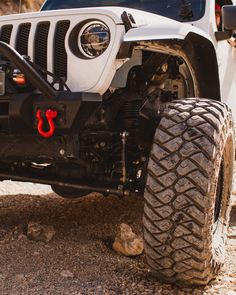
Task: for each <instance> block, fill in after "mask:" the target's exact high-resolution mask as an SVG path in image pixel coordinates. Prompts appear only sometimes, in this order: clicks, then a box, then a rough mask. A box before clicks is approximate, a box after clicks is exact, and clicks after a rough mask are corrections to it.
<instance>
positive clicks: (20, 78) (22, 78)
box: [13, 75, 26, 86]
mask: <svg viewBox="0 0 236 295" xmlns="http://www.w3.org/2000/svg"><path fill="white" fill-rule="evenodd" d="M13 81H14V82H15V83H16V84H17V85H19V86H24V85H25V84H26V80H25V76H24V75H17V76H15V77H14V78H13Z"/></svg>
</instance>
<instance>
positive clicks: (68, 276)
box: [60, 270, 74, 279]
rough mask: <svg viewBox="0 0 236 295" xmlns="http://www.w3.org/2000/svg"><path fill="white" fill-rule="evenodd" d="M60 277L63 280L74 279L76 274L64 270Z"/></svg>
mask: <svg viewBox="0 0 236 295" xmlns="http://www.w3.org/2000/svg"><path fill="white" fill-rule="evenodd" d="M60 275H61V277H63V278H70V279H72V278H73V277H74V274H73V273H72V272H71V271H69V270H63V271H61V272H60Z"/></svg>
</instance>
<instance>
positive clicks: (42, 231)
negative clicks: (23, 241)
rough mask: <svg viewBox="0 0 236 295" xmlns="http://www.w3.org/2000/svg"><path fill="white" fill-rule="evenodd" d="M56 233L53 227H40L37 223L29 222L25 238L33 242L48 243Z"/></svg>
mask: <svg viewBox="0 0 236 295" xmlns="http://www.w3.org/2000/svg"><path fill="white" fill-rule="evenodd" d="M55 234H56V231H55V229H54V227H53V226H47V225H42V224H40V223H37V222H29V224H28V228H27V237H28V238H29V239H30V240H33V241H41V242H44V243H48V242H50V241H51V240H52V238H53V237H54V235H55Z"/></svg>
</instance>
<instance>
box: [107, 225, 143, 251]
mask: <svg viewBox="0 0 236 295" xmlns="http://www.w3.org/2000/svg"><path fill="white" fill-rule="evenodd" d="M112 247H113V249H114V250H115V251H116V252H117V253H119V254H122V255H124V256H137V255H141V254H142V253H143V238H142V237H140V236H137V235H136V234H135V233H134V232H133V231H132V228H131V227H130V226H129V225H128V224H125V223H122V224H120V226H119V228H118V233H117V235H116V238H115V242H114V243H113V245H112Z"/></svg>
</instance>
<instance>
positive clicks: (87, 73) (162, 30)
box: [0, 0, 236, 120]
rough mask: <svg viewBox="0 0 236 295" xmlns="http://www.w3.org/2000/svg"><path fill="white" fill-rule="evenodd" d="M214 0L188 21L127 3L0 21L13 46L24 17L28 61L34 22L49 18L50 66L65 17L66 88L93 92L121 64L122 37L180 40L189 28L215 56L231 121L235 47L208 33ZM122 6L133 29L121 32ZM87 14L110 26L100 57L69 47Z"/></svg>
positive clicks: (104, 87)
mask: <svg viewBox="0 0 236 295" xmlns="http://www.w3.org/2000/svg"><path fill="white" fill-rule="evenodd" d="M234 2H235V0H234ZM214 3H215V2H214V1H206V11H205V15H204V16H203V17H202V18H201V19H200V20H198V21H195V22H191V23H189V24H188V23H179V22H177V21H174V20H170V19H168V18H165V17H162V16H159V15H155V14H151V13H146V12H143V11H138V10H133V9H128V8H121V7H100V8H83V9H71V10H57V11H46V12H39V13H31V14H21V15H12V16H5V17H1V18H0V26H2V25H7V24H13V31H12V35H11V41H10V44H11V45H12V46H13V47H14V46H15V38H16V35H17V28H18V26H19V25H20V24H21V23H23V22H30V23H31V24H32V27H31V32H30V41H29V48H28V51H29V55H30V56H31V58H32V59H33V60H34V48H33V44H34V42H33V38H34V35H35V30H36V26H37V24H38V23H39V22H43V21H49V22H50V31H49V38H48V57H47V68H48V70H49V71H52V69H53V61H52V60H53V50H54V48H53V47H54V45H53V42H52V39H51V35H52V34H53V31H54V30H55V26H56V23H57V22H58V21H61V20H70V28H69V30H68V32H67V35H66V38H65V47H66V51H67V54H68V65H67V67H68V69H67V70H68V79H67V83H68V86H69V87H70V88H71V90H72V91H84V92H98V93H100V94H103V93H104V92H105V91H106V90H107V89H108V87H109V85H110V83H111V81H112V79H113V77H114V75H115V72H116V70H117V68H118V67H119V66H121V65H122V62H125V61H122V60H120V61H117V59H116V56H117V53H118V51H119V48H120V46H121V44H122V42H123V41H136V40H154V39H155V40H157V39H159V40H161V39H162V40H164V39H184V38H185V37H186V35H187V34H188V33H189V32H195V33H196V34H199V35H201V36H204V37H205V38H207V39H208V40H210V41H211V42H212V43H213V44H214V47H215V50H216V53H217V57H218V65H219V77H220V85H221V97H222V100H223V101H225V102H227V103H228V104H229V105H230V107H231V108H232V110H233V113H234V118H235V120H236V98H235V93H236V48H232V47H231V46H230V45H229V44H228V42H227V41H220V42H217V41H216V39H215V36H214V33H215V32H216V30H217V28H216V23H215V12H214V9H215V8H214ZM124 10H125V11H127V12H128V13H131V14H132V16H133V17H134V19H135V21H136V28H133V29H131V30H129V31H128V32H127V33H125V28H124V25H123V23H122V19H121V14H122V13H123V11H124ZM91 18H94V19H98V20H100V21H102V22H104V23H105V24H106V25H107V26H108V27H109V28H110V32H111V40H110V45H109V47H108V49H107V50H106V51H105V52H104V53H103V54H102V55H101V56H100V57H97V58H95V59H90V60H88V59H81V58H79V57H77V56H75V55H74V54H73V53H72V52H71V50H70V46H69V43H68V38H69V35H70V33H71V30H72V29H73V28H74V26H75V25H76V24H78V23H80V22H82V21H84V20H86V19H91Z"/></svg>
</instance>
